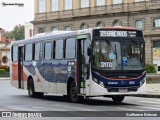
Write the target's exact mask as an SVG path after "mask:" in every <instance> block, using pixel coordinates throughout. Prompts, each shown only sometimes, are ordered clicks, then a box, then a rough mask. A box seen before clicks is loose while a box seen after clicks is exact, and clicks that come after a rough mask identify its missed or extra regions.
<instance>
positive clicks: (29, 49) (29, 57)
mask: <svg viewBox="0 0 160 120" xmlns="http://www.w3.org/2000/svg"><path fill="white" fill-rule="evenodd" d="M32 54H33V52H32V44H27V45H25V61H31V60H32V57H33V56H32Z"/></svg>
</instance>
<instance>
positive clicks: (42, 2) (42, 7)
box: [39, 0, 46, 13]
mask: <svg viewBox="0 0 160 120" xmlns="http://www.w3.org/2000/svg"><path fill="white" fill-rule="evenodd" d="M45 11H46V0H39V13H43V12H45Z"/></svg>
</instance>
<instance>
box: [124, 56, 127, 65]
mask: <svg viewBox="0 0 160 120" xmlns="http://www.w3.org/2000/svg"><path fill="white" fill-rule="evenodd" d="M123 65H124V66H127V65H128V61H127V57H123Z"/></svg>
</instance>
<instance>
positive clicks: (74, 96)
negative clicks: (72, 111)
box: [69, 81, 83, 102]
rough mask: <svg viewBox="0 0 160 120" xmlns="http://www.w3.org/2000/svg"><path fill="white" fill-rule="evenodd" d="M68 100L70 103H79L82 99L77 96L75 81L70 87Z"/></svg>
mask: <svg viewBox="0 0 160 120" xmlns="http://www.w3.org/2000/svg"><path fill="white" fill-rule="evenodd" d="M69 98H70V100H71V101H72V102H80V101H81V100H82V99H83V97H82V96H78V95H77V87H76V83H75V81H73V82H72V83H71V85H70V92H69Z"/></svg>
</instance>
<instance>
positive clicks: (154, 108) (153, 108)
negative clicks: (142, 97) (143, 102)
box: [137, 106, 160, 110]
mask: <svg viewBox="0 0 160 120" xmlns="http://www.w3.org/2000/svg"><path fill="white" fill-rule="evenodd" d="M137 107H138V108H147V109H152V110H160V108H156V107H147V106H137Z"/></svg>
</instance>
